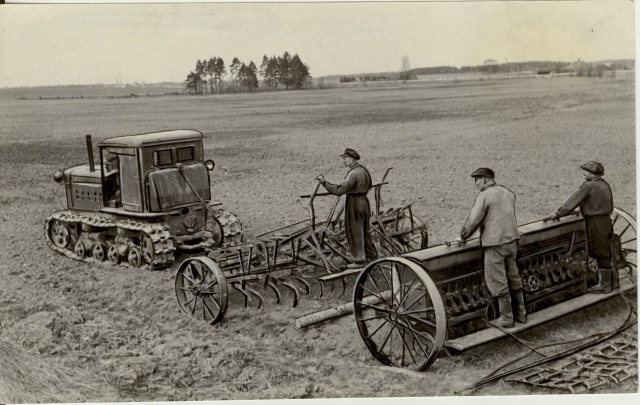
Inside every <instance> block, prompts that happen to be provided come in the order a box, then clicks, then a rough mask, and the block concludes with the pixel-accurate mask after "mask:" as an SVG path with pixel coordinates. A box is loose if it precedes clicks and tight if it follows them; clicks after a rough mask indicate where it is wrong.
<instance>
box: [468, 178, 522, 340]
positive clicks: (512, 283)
mask: <svg viewBox="0 0 640 405" xmlns="http://www.w3.org/2000/svg"><path fill="white" fill-rule="evenodd" d="M471 177H473V179H474V181H475V183H476V187H478V190H480V192H479V193H478V195H477V196H476V201H475V202H474V204H473V208H472V209H471V213H470V214H469V218H468V219H467V222H465V224H464V226H463V227H462V230H461V231H460V238H461V239H462V240H465V239H468V238H469V237H471V235H473V233H474V232H475V231H476V229H478V228H480V243H481V245H482V250H483V253H484V280H485V284H486V285H487V288H488V290H489V292H490V293H491V296H492V297H494V298H496V299H497V300H498V310H499V312H500V316H499V317H498V319H496V320H495V321H492V322H489V323H490V324H492V325H497V326H500V327H502V328H511V327H513V326H514V321H513V318H514V316H513V315H514V314H513V310H512V308H511V295H510V293H512V294H513V295H514V298H515V300H516V304H517V305H516V309H517V312H516V319H517V320H518V322H521V323H524V322H526V315H527V313H526V307H525V302H524V291H523V290H522V280H521V279H520V276H519V275H518V266H517V264H516V255H517V254H518V239H520V234H519V233H518V225H517V223H516V196H515V194H514V193H513V192H512V191H511V190H509V189H507V188H505V187H502V186H499V185H497V184H496V182H495V180H494V178H495V173H494V172H493V170H491V169H488V168H485V167H482V168H480V169H478V170H476V171H475V172H473V173H472V174H471Z"/></svg>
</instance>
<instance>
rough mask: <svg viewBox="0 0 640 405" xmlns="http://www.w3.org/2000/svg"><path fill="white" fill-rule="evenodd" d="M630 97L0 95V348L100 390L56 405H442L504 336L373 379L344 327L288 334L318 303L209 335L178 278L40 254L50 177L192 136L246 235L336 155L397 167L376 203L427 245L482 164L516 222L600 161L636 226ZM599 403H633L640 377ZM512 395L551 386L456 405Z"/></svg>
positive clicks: (451, 84)
mask: <svg viewBox="0 0 640 405" xmlns="http://www.w3.org/2000/svg"><path fill="white" fill-rule="evenodd" d="M634 87H635V83H634V78H633V75H619V76H618V77H616V78H601V79H593V78H578V77H555V78H551V77H549V78H526V79H509V80H473V81H471V80H469V81H460V82H456V81H440V82H435V81H431V82H423V81H417V82H410V83H406V84H403V83H385V84H384V85H377V86H368V87H365V86H358V87H356V86H351V87H348V88H337V89H332V90H325V91H319V90H316V91H298V92H278V93H259V94H238V95H230V94H228V95H222V96H198V97H196V96H186V95H180V96H167V97H146V96H145V97H138V98H109V97H108V96H109V95H107V96H106V97H102V96H100V94H97V96H96V97H95V98H89V97H88V96H86V95H85V96H84V97H83V98H81V99H80V98H73V99H70V98H69V97H75V96H74V95H68V94H61V95H60V96H61V97H67V98H66V99H56V97H57V95H56V93H55V92H52V90H51V88H47V89H45V90H43V92H42V94H41V95H39V94H38V89H23V90H24V92H23V93H20V92H18V90H15V89H12V90H6V89H2V90H0V121H1V122H2V124H3V125H2V126H0V171H1V172H2V176H0V204H1V205H2V208H3V209H2V210H1V211H0V224H1V225H0V226H1V228H2V230H3V233H4V235H5V241H6V242H5V248H4V249H2V251H0V263H1V264H0V277H2V279H4V280H5V285H4V287H3V288H1V289H0V305H2V306H3V308H4V310H3V311H2V312H1V313H0V337H1V338H2V339H3V340H7V341H11V342H12V343H13V344H15V345H17V347H19V348H20V349H21V350H24V351H25V352H26V354H27V355H31V356H34V357H38V358H39V359H40V360H41V361H43V362H48V363H47V364H51V367H55V365H56V364H63V365H64V366H65V367H68V368H70V369H75V370H79V371H81V372H82V373H91V374H92V375H94V376H96V378H97V379H98V380H100V381H104V382H106V383H105V384H104V385H100V384H97V383H96V385H95V388H94V389H92V390H82V389H78V391H76V395H75V396H69V397H65V395H70V394H67V390H61V392H60V393H59V395H57V396H54V397H53V398H62V400H67V401H106V400H109V401H123V400H128V401H157V400H204V399H209V400H213V399H258V398H313V397H325V398H333V397H365V396H375V397H378V396H434V395H454V394H455V393H456V392H458V391H460V390H461V389H463V388H465V387H467V386H468V385H470V384H471V383H472V382H474V381H476V380H479V379H480V378H481V377H483V376H484V375H486V374H488V373H489V372H490V371H492V370H493V369H494V368H495V367H497V366H499V365H501V364H503V363H505V362H507V361H508V360H509V359H510V358H512V357H516V356H517V355H519V354H521V353H523V351H525V349H524V348H523V347H521V346H519V345H518V344H517V343H515V342H513V341H506V342H505V341H502V342H499V343H494V344H491V345H487V346H486V347H483V348H479V349H474V350H470V351H469V352H465V353H463V354H461V355H459V356H455V357H453V358H450V357H447V356H442V357H441V358H440V359H438V361H436V363H435V364H434V365H433V366H432V367H431V368H430V369H429V370H428V371H427V372H425V373H423V374H406V373H397V372H394V371H390V370H388V369H385V368H380V367H379V365H378V363H377V362H376V361H375V360H374V359H373V358H371V356H370V355H369V353H368V352H367V350H366V348H365V346H364V344H363V343H362V341H361V340H360V338H359V336H358V334H357V331H356V328H355V323H354V322H353V319H352V318H350V317H347V318H343V319H340V320H338V321H336V322H333V323H331V324H327V325H324V326H321V327H317V328H310V329H308V330H303V331H299V330H295V329H294V328H293V318H294V317H295V316H297V315H302V314H304V313H307V312H311V311H312V310H314V309H316V308H318V307H319V304H318V303H316V302H314V301H312V300H303V301H304V302H303V303H302V304H301V306H300V307H298V308H295V309H292V308H290V307H288V306H286V305H282V306H276V305H275V304H273V303H268V304H267V305H266V306H265V307H263V308H262V309H260V310H254V309H243V308H242V306H241V303H240V300H237V301H236V302H234V301H232V302H231V306H230V310H229V311H228V313H227V319H226V320H225V321H223V322H222V324H221V325H219V326H216V327H209V326H206V325H201V324H199V323H197V322H195V321H192V320H190V319H187V318H186V317H185V316H184V315H183V314H182V313H181V312H180V310H179V308H178V306H177V304H176V302H175V298H174V294H173V286H172V281H173V271H172V270H166V271H162V272H153V273H151V272H135V271H131V270H128V269H124V268H122V269H121V268H117V269H115V268H112V267H111V266H109V265H106V264H104V265H102V264H96V265H91V266H89V265H86V264H82V263H77V262H75V261H72V260H70V259H68V258H66V257H61V256H59V255H57V254H54V252H52V251H50V250H49V249H48V248H47V246H46V244H45V241H44V237H43V220H44V218H45V217H46V216H47V215H48V214H49V213H51V212H52V211H54V210H57V209H62V208H64V207H65V199H64V189H63V188H62V187H60V186H59V185H58V184H56V183H54V182H53V179H52V175H53V173H54V172H55V170H57V169H62V168H64V167H67V166H70V165H72V164H75V163H82V162H85V161H86V160H87V157H86V150H85V145H84V135H85V134H92V135H93V138H94V142H96V141H99V140H102V139H104V138H108V137H112V136H118V135H126V134H135V133H144V132H152V131H158V130H164V129H180V128H183V129H197V130H199V131H202V132H203V133H204V134H205V138H206V139H205V146H206V154H207V155H208V157H210V158H213V159H214V160H215V161H216V169H215V171H214V172H213V176H212V177H213V180H212V183H213V185H212V187H213V193H214V196H215V198H216V199H218V200H221V201H223V202H224V204H225V206H226V208H227V209H228V210H230V211H232V212H234V213H235V214H237V215H238V216H239V217H240V218H241V220H242V222H243V225H244V229H245V232H246V234H248V235H255V234H258V233H261V232H262V231H266V230H269V229H272V228H276V227H279V226H281V225H285V224H287V223H292V222H295V221H298V220H300V219H304V218H306V215H307V213H306V211H305V209H304V205H303V201H301V199H300V198H299V195H300V194H305V193H308V192H309V191H311V189H312V187H313V179H314V178H315V177H316V176H317V175H318V174H324V175H325V177H327V178H328V179H329V180H330V181H331V180H334V181H335V180H338V179H341V178H342V177H343V175H344V168H342V165H341V160H340V159H339V158H338V155H339V154H340V153H341V152H342V151H343V150H344V148H345V147H351V148H354V149H356V150H357V151H358V152H359V153H360V154H361V155H362V156H363V160H362V163H363V164H364V165H365V166H367V167H368V168H369V169H370V170H371V172H372V175H373V178H374V181H376V180H379V179H380V178H381V177H382V175H383V173H384V171H385V169H386V168H388V167H393V170H392V171H391V174H390V175H389V178H388V180H389V181H390V182H391V184H390V185H389V186H387V188H386V189H385V190H383V193H384V198H385V203H388V204H389V205H390V204H393V203H399V202H401V201H406V202H409V201H412V202H413V203H414V206H413V207H414V213H415V214H416V215H417V216H419V217H420V218H422V219H423V220H424V221H425V222H426V223H427V224H428V225H429V236H430V243H431V244H437V243H442V242H443V241H445V240H451V239H453V238H455V237H457V235H458V233H459V230H460V227H461V226H462V224H463V223H464V221H465V219H466V217H467V215H468V212H469V210H470V208H471V205H472V204H473V201H474V198H475V195H476V193H477V189H476V188H475V186H474V184H473V181H472V179H471V178H470V176H469V175H470V173H471V172H472V171H473V170H475V169H476V168H478V167H481V166H488V167H491V168H493V169H494V170H495V171H496V174H497V177H496V180H497V182H498V183H499V184H502V185H504V186H506V187H508V188H509V189H511V190H512V191H513V192H514V193H515V194H516V196H517V216H518V222H520V223H525V222H530V221H533V220H538V219H540V218H542V217H544V216H547V215H549V214H551V213H553V212H554V211H555V210H556V208H557V207H558V206H559V205H560V204H561V203H562V202H563V201H564V199H565V198H566V197H567V196H568V195H570V194H571V193H572V192H573V191H574V190H576V189H577V188H578V186H579V185H580V183H581V182H582V174H581V170H580V169H579V166H580V164H582V163H584V162H586V161H588V160H597V161H599V162H601V163H603V164H604V166H605V168H606V174H605V178H606V179H607V181H609V183H610V185H611V188H612V190H613V193H614V202H615V205H617V206H619V207H622V208H623V209H625V210H627V211H628V212H630V213H632V214H633V215H634V216H635V215H636V208H637V207H636V176H635V173H636V171H635V168H636V160H635V96H634ZM133 92H134V91H131V93H133ZM86 94H89V93H86ZM40 97H43V98H46V99H40ZM633 298H635V297H633ZM625 315H626V307H625V305H624V303H623V302H622V301H618V300H617V299H616V300H612V301H610V302H608V303H607V304H603V305H600V306H598V307H594V308H589V309H587V310H585V311H582V312H580V313H577V314H573V315H571V316H569V317H566V318H564V319H562V320H559V321H556V322H551V323H549V324H547V325H546V326H545V327H544V328H538V329H536V330H534V331H531V332H527V333H525V334H524V335H523V336H522V338H523V339H525V340H528V341H530V342H537V343H544V342H549V341H558V340H563V339H564V338H566V337H567V336H572V335H576V334H582V335H587V334H590V333H594V332H595V331H602V330H609V329H612V328H613V327H614V326H615V325H618V324H619V323H621V322H622V320H623V319H624V316H625ZM603 319H606V322H603V321H602V320H603ZM633 333H634V334H635V336H637V332H636V331H635V330H634V332H633ZM16 350H17V349H16ZM0 366H2V360H1V359H0ZM82 373H77V374H78V375H84V374H82ZM69 375H74V374H73V373H70V374H69ZM0 377H1V373H0ZM1 381H2V379H0V382H1ZM436 382H437V383H436ZM609 390H612V391H614V392H615V391H616V390H617V391H620V390H622V391H624V392H635V391H636V390H637V378H636V379H634V380H633V381H632V382H631V383H629V384H627V385H624V386H622V387H612V388H609ZM524 393H541V394H546V393H551V392H550V391H545V390H542V389H540V390H532V389H530V388H526V387H523V386H512V385H509V384H507V383H499V384H493V385H489V386H486V387H484V388H482V389H481V390H479V391H472V392H466V394H467V395H478V394H482V395H498V394H524ZM1 394H2V391H1V387H0V402H7V401H2V395H1ZM47 398H52V397H43V399H42V400H43V401H44V400H46V399H47ZM32 401H33V402H37V399H34V398H33V397H26V396H25V397H23V399H22V401H20V397H18V401H17V402H32Z"/></svg>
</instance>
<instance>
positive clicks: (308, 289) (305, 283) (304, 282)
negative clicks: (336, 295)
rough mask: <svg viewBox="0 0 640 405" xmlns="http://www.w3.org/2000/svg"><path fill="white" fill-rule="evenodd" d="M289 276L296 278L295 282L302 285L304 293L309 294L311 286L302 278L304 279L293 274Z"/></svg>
mask: <svg viewBox="0 0 640 405" xmlns="http://www.w3.org/2000/svg"><path fill="white" fill-rule="evenodd" d="M289 278H291V279H292V280H296V281H297V282H299V283H301V284H302V285H304V291H305V294H310V293H311V286H310V285H309V283H307V282H306V280H304V279H302V278H300V277H295V276H290V277H289Z"/></svg>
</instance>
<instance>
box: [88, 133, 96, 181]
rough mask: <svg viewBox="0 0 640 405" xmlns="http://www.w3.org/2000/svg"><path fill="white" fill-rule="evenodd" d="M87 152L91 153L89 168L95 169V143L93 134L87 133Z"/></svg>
mask: <svg viewBox="0 0 640 405" xmlns="http://www.w3.org/2000/svg"><path fill="white" fill-rule="evenodd" d="M87 153H88V154H89V170H90V171H92V172H93V171H95V170H96V166H95V163H94V161H93V144H92V143H91V135H87Z"/></svg>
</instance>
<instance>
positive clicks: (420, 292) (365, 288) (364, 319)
mask: <svg viewBox="0 0 640 405" xmlns="http://www.w3.org/2000/svg"><path fill="white" fill-rule="evenodd" d="M353 304H354V313H355V318H356V323H357V326H358V331H359V332H360V336H361V337H362V339H363V340H364V343H365V345H366V346H367V348H368V349H369V351H370V352H371V354H372V355H373V356H374V357H375V358H376V359H377V360H378V361H380V362H381V363H382V364H385V365H390V366H396V367H402V368H410V369H413V370H418V371H420V370H425V369H426V368H427V367H429V366H430V365H431V364H432V363H433V362H434V361H435V360H436V358H437V356H438V354H439V352H440V350H441V349H442V347H443V345H444V341H445V338H446V331H447V318H446V313H445V309H444V304H443V302H442V299H441V297H440V294H439V292H438V289H437V287H436V285H435V283H434V282H433V280H431V277H429V275H428V274H427V272H426V271H425V270H424V268H422V267H421V266H420V265H418V264H417V263H414V262H411V261H409V260H407V259H404V258H399V257H390V258H385V259H380V260H376V261H374V262H372V263H370V264H369V265H368V266H367V267H366V268H365V269H364V270H363V271H362V272H361V273H360V274H359V275H358V278H357V280H356V284H355V289H354V294H353Z"/></svg>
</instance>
